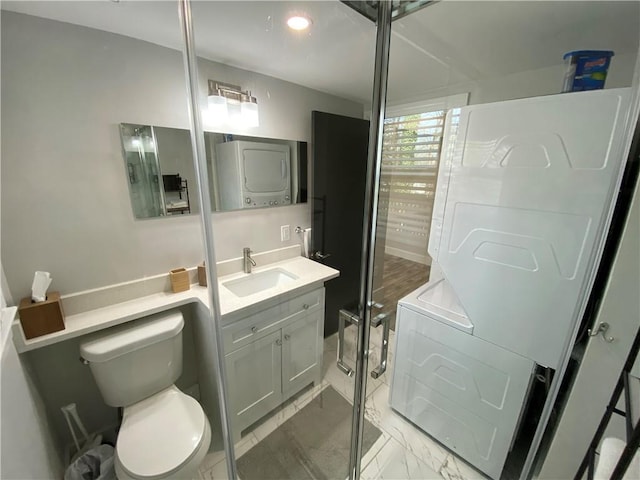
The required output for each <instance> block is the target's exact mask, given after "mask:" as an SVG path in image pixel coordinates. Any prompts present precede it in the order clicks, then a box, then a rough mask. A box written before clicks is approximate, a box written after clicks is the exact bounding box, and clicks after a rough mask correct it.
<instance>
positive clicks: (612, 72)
mask: <svg viewBox="0 0 640 480" xmlns="http://www.w3.org/2000/svg"><path fill="white" fill-rule="evenodd" d="M636 59H637V52H626V53H621V54H618V53H616V55H615V56H614V57H613V58H612V59H611V65H610V67H609V72H608V74H607V81H606V88H620V87H629V86H631V82H632V80H633V72H634V68H635V64H636ZM565 73H566V66H565V65H564V63H560V62H559V63H558V64H557V65H553V66H551V67H545V68H538V69H535V70H526V71H524V72H518V73H514V74H511V75H505V76H501V77H494V78H480V79H478V80H475V81H471V82H464V83H457V84H453V85H448V86H446V87H443V88H439V89H436V90H429V91H426V92H424V93H423V94H422V95H420V96H418V97H412V98H405V99H403V100H402V101H397V100H395V99H393V98H390V99H389V102H388V104H389V105H390V106H394V105H402V104H405V103H411V102H418V101H425V100H428V99H434V98H440V97H446V96H448V95H455V94H458V93H469V105H477V104H480V103H490V102H500V101H503V100H513V99H516V98H527V97H536V96H541V95H553V94H556V93H560V92H561V90H562V84H563V81H564V75H565Z"/></svg>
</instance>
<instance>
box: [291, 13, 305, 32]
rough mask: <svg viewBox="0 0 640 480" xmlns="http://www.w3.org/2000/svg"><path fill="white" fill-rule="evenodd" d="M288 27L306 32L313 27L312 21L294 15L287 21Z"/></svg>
mask: <svg viewBox="0 0 640 480" xmlns="http://www.w3.org/2000/svg"><path fill="white" fill-rule="evenodd" d="M287 25H289V28H290V29H292V30H306V29H307V28H309V26H310V25H311V19H310V18H309V17H303V16H302V15H293V16H291V17H289V18H288V19H287Z"/></svg>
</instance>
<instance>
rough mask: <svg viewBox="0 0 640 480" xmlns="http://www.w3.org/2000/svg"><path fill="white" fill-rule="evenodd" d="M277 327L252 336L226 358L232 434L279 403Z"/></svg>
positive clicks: (279, 358)
mask: <svg viewBox="0 0 640 480" xmlns="http://www.w3.org/2000/svg"><path fill="white" fill-rule="evenodd" d="M281 343H282V340H281V337H280V330H278V331H276V332H274V333H272V334H270V335H267V336H265V337H262V338H260V339H259V340H256V341H255V342H253V343H250V344H249V345H246V346H244V347H242V348H240V349H238V350H235V351H234V352H231V353H229V354H228V355H227V356H226V357H225V359H226V368H227V377H228V378H229V405H230V406H231V408H232V409H233V417H232V428H233V431H234V437H235V438H236V439H239V438H240V431H241V430H243V429H245V428H246V427H248V426H249V425H251V424H252V423H253V422H255V421H256V420H258V419H259V418H261V417H262V416H263V415H265V414H266V413H268V412H269V411H271V410H273V409H274V408H276V407H277V406H278V405H280V403H282V400H283V398H282V377H281V359H282V346H281Z"/></svg>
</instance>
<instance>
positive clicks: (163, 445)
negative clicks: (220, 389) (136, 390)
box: [116, 385, 210, 479]
mask: <svg viewBox="0 0 640 480" xmlns="http://www.w3.org/2000/svg"><path fill="white" fill-rule="evenodd" d="M207 433H208V434H207ZM209 440H210V430H209V424H208V420H207V418H206V416H205V414H204V412H203V411H202V407H201V406H200V404H199V403H198V402H197V401H196V400H194V399H193V398H191V397H189V396H188V395H185V394H184V393H182V392H181V391H180V390H178V389H177V388H176V387H175V386H174V385H172V386H171V387H169V388H167V389H165V390H163V391H161V392H159V393H157V394H155V395H153V396H151V397H149V398H146V399H144V400H142V401H140V402H138V403H135V404H133V405H131V406H129V407H125V409H124V416H123V421H122V425H121V427H120V432H119V434H118V439H117V443H116V464H117V466H118V467H120V468H121V469H122V470H123V472H124V473H125V474H126V475H127V476H128V477H130V478H137V479H154V478H166V477H171V476H172V474H174V473H176V472H177V471H179V470H180V469H182V468H183V467H185V465H186V464H187V463H189V461H190V460H192V458H193V457H194V456H195V455H196V454H200V453H202V452H201V450H202V448H200V447H204V450H205V452H204V453H206V450H208V447H209V445H208V443H209ZM204 442H206V443H207V445H203V443H204Z"/></svg>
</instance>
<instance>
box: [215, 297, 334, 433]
mask: <svg viewBox="0 0 640 480" xmlns="http://www.w3.org/2000/svg"><path fill="white" fill-rule="evenodd" d="M222 331H223V343H224V348H225V367H226V369H227V380H228V385H229V405H230V407H231V409H232V420H231V426H232V430H233V435H234V438H235V439H236V440H237V439H239V438H240V432H241V431H242V430H244V429H245V428H247V427H248V426H249V425H251V424H253V423H254V422H255V421H257V420H259V419H260V418H261V417H263V416H264V415H265V414H267V413H269V412H270V411H271V410H273V409H274V408H276V407H277V406H278V405H280V404H281V403H282V402H284V401H285V400H287V399H288V398H290V397H291V396H292V395H294V394H295V393H297V392H299V391H300V390H301V389H302V388H304V387H305V386H307V385H309V384H311V383H314V382H315V383H318V382H320V380H321V377H322V349H323V331H324V288H318V289H315V290H312V291H310V292H307V293H304V294H301V295H298V296H296V297H293V298H289V299H288V300H284V301H282V302H281V303H279V304H277V305H275V306H272V307H270V308H267V309H265V310H262V311H259V312H257V313H255V314H253V315H250V316H248V317H245V318H241V319H239V320H236V321H234V322H232V323H230V324H229V325H226V326H223V328H222Z"/></svg>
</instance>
